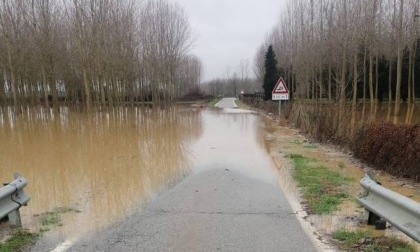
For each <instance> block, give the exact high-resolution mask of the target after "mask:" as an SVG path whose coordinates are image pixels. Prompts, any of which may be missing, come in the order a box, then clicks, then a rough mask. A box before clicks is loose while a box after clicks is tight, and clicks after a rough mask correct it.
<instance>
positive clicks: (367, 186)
mask: <svg viewBox="0 0 420 252" xmlns="http://www.w3.org/2000/svg"><path fill="white" fill-rule="evenodd" d="M360 185H361V186H362V188H363V189H364V193H363V194H361V195H359V197H358V198H357V202H359V203H360V204H361V205H362V206H363V207H364V208H365V209H366V210H367V211H369V213H370V217H369V219H368V221H369V222H370V224H375V226H376V228H377V229H385V228H386V223H387V222H388V223H390V224H391V225H393V226H394V227H396V228H397V229H399V230H400V231H401V232H403V233H405V234H406V235H408V236H409V237H411V238H412V239H414V240H415V241H417V242H420V203H419V202H416V201H414V200H412V199H410V198H407V197H405V196H403V195H400V194H398V193H396V192H393V191H391V190H389V189H387V188H385V187H383V186H381V185H379V184H378V183H377V182H376V181H374V180H373V179H372V178H371V177H370V176H369V175H368V174H366V175H365V177H364V178H362V179H361V180H360ZM378 219H379V220H378Z"/></svg>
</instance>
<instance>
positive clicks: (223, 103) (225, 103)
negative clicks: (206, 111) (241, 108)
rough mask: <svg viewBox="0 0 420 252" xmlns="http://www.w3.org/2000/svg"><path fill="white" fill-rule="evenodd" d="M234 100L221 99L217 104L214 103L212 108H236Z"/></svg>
mask: <svg viewBox="0 0 420 252" xmlns="http://www.w3.org/2000/svg"><path fill="white" fill-rule="evenodd" d="M235 99H236V98H232V97H230V98H223V99H221V100H220V101H219V102H218V103H216V104H215V105H214V106H215V107H218V108H236V107H237V106H236V103H235Z"/></svg>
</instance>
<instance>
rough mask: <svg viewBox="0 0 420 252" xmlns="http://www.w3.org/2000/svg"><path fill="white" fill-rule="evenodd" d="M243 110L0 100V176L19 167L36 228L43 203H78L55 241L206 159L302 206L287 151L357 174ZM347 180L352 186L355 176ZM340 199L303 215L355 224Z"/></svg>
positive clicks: (324, 224) (348, 163)
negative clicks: (56, 105)
mask: <svg viewBox="0 0 420 252" xmlns="http://www.w3.org/2000/svg"><path fill="white" fill-rule="evenodd" d="M237 112H241V113H237ZM246 112H247V111H243V110H232V109H230V110H229V109H224V110H212V109H202V108H198V107H182V106H178V107H172V108H170V109H158V108H155V109H152V108H132V109H128V108H115V109H113V110H111V111H107V112H96V113H92V114H86V113H83V112H79V111H77V110H72V109H68V108H61V112H60V113H52V112H51V111H50V110H46V109H45V108H33V109H30V110H28V111H26V112H25V113H23V114H20V115H14V114H13V110H11V109H8V108H3V109H1V110H0V142H1V145H0V178H1V179H2V181H1V182H8V181H10V180H12V176H13V173H14V172H15V171H18V172H20V173H22V174H23V175H24V176H25V177H26V178H27V179H28V181H29V184H28V186H27V188H26V189H25V190H26V191H27V192H28V193H29V194H30V195H31V200H30V202H29V204H28V206H26V207H23V208H22V210H21V214H22V222H23V226H24V227H25V228H29V229H31V230H33V231H37V230H39V229H40V228H41V226H40V219H39V216H40V215H41V214H42V213H45V212H47V211H52V210H54V208H57V207H70V208H73V209H76V210H78V211H80V212H79V213H70V214H65V215H63V226H62V227H56V228H53V229H52V230H51V231H49V232H47V233H46V234H45V235H44V237H46V239H48V237H49V236H51V234H54V235H53V236H54V237H55V238H53V239H57V242H59V241H63V240H66V239H77V237H80V236H82V235H83V234H85V233H87V232H95V231H97V230H99V229H102V228H106V226H107V225H111V224H113V223H116V222H118V221H119V220H121V219H122V218H124V217H126V216H127V215H129V214H130V213H132V212H133V211H136V210H138V209H139V208H141V207H142V206H144V205H145V204H146V203H147V202H148V201H149V200H151V199H153V197H155V196H156V195H158V194H159V193H160V192H161V191H162V190H164V189H165V188H168V187H170V186H172V185H174V184H175V183H177V182H179V181H180V180H181V179H182V178H183V177H184V176H187V175H188V174H190V173H194V172H199V171H202V170H205V169H210V168H224V169H228V170H238V171H240V172H241V173H243V174H245V175H248V176H250V177H253V178H256V179H260V180H263V181H265V182H267V183H274V184H280V186H281V187H282V188H283V190H284V191H285V192H286V193H287V194H288V198H289V201H290V203H291V205H292V206H294V208H295V209H296V211H297V212H302V213H303V211H302V210H301V207H300V204H299V203H300V201H301V200H300V198H299V190H298V189H297V188H296V186H295V184H294V182H293V179H292V176H291V174H292V172H293V168H292V166H291V164H290V161H289V160H287V159H285V158H284V155H285V154H288V153H295V152H298V153H302V154H303V155H306V156H309V157H316V158H317V159H319V160H320V162H323V163H324V164H326V165H328V166H329V167H332V169H336V170H337V171H339V172H340V173H343V174H344V175H346V176H351V177H354V178H355V179H356V180H359V179H360V178H361V177H362V175H363V169H362V168H361V167H360V165H359V164H358V163H357V162H355V161H353V160H351V158H349V156H348V155H345V154H341V153H339V152H336V151H333V150H332V149H328V148H325V147H322V146H319V145H316V144H309V143H305V138H304V137H303V136H301V135H300V134H299V133H298V132H297V131H295V130H291V129H287V128H282V127H278V122H276V121H273V120H271V119H269V118H267V117H265V116H261V115H258V114H254V113H246ZM248 112H249V111H248ZM380 179H381V181H382V182H384V184H385V185H386V186H390V187H392V188H395V189H397V190H399V191H404V194H405V195H409V196H411V197H412V198H414V199H416V200H420V197H419V193H418V191H416V189H415V187H412V186H411V184H410V183H408V182H403V181H400V180H396V179H394V178H392V177H388V176H380ZM350 187H351V188H350V190H351V191H352V192H353V194H354V195H357V193H358V192H359V190H360V189H359V186H358V184H357V182H356V183H354V184H353V185H351V186H350ZM346 204H347V205H345V206H342V209H344V211H341V212H337V213H334V214H332V215H327V216H310V217H309V218H306V217H304V216H303V215H302V216H301V217H304V219H305V220H307V221H308V222H309V223H310V224H312V225H313V226H315V227H316V228H318V229H319V230H320V232H319V233H317V235H318V236H320V237H321V236H323V233H327V232H331V231H333V230H334V229H336V228H338V227H341V226H345V227H347V226H349V227H354V225H355V222H354V221H349V220H350V219H352V218H354V217H355V216H358V215H360V214H361V212H362V209H361V208H359V207H357V205H356V204H355V203H354V202H350V203H346ZM57 237H58V238H57Z"/></svg>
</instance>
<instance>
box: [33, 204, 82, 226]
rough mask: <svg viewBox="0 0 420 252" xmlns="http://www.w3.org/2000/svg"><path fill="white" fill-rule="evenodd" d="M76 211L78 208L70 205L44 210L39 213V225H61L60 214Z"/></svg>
mask: <svg viewBox="0 0 420 252" xmlns="http://www.w3.org/2000/svg"><path fill="white" fill-rule="evenodd" d="M71 212H73V213H78V212H80V211H79V210H76V209H73V208H70V207H57V208H54V210H53V211H51V212H46V213H43V214H42V215H41V225H42V226H44V227H47V226H61V225H62V223H61V217H60V216H61V215H62V214H65V213H71Z"/></svg>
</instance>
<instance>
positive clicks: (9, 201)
mask: <svg viewBox="0 0 420 252" xmlns="http://www.w3.org/2000/svg"><path fill="white" fill-rule="evenodd" d="M27 184H28V181H27V180H26V179H25V178H24V177H23V176H22V175H20V174H19V173H15V180H13V181H12V182H10V183H9V184H7V185H5V186H3V187H2V188H0V219H3V218H4V217H6V216H8V217H9V221H10V224H11V225H12V226H15V227H22V222H21V220H20V212H19V208H20V207H21V206H23V205H26V203H28V201H29V199H30V198H31V197H30V196H29V195H28V194H26V193H25V192H24V191H23V188H24V187H25V186H26V185H27Z"/></svg>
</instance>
